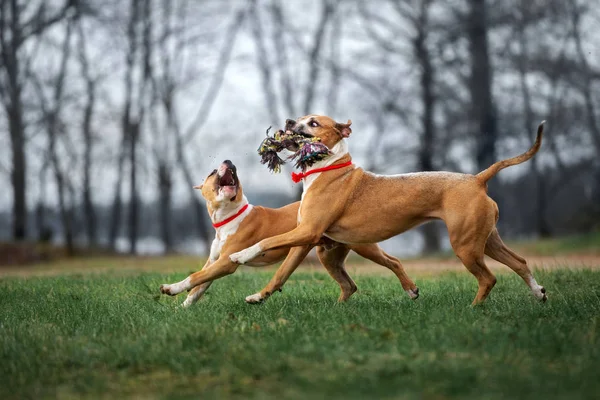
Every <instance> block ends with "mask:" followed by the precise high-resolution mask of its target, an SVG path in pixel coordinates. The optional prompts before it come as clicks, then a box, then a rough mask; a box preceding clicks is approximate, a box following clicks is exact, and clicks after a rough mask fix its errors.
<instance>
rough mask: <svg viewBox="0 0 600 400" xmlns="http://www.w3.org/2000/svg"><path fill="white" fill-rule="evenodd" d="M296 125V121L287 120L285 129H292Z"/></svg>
mask: <svg viewBox="0 0 600 400" xmlns="http://www.w3.org/2000/svg"><path fill="white" fill-rule="evenodd" d="M295 124H296V121H294V120H293V119H286V120H285V127H286V128H292V127H293V126H294V125H295Z"/></svg>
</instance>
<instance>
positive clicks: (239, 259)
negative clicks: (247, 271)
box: [229, 243, 261, 264]
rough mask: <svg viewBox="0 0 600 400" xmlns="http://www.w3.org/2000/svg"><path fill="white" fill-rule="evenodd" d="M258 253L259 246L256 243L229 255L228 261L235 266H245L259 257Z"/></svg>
mask: <svg viewBox="0 0 600 400" xmlns="http://www.w3.org/2000/svg"><path fill="white" fill-rule="evenodd" d="M260 251H261V250H260V246H259V245H258V243H257V244H255V245H254V246H251V247H248V248H247V249H244V250H242V251H238V252H237V253H233V254H231V255H230V256H229V259H230V260H231V261H232V262H234V263H236V264H246V263H247V262H248V261H250V260H252V259H253V258H254V257H256V256H257V255H259V254H260Z"/></svg>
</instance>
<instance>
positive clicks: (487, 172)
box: [475, 121, 546, 183]
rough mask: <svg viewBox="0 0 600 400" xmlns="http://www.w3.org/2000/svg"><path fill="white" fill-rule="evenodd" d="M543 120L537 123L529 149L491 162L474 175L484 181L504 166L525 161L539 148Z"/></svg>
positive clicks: (542, 131) (542, 132)
mask: <svg viewBox="0 0 600 400" xmlns="http://www.w3.org/2000/svg"><path fill="white" fill-rule="evenodd" d="M545 122H546V121H542V122H541V123H540V124H539V126H538V129H537V136H536V138H535V143H534V144H533V146H531V148H530V149H529V150H527V151H526V152H525V153H523V154H521V155H519V156H516V157H513V158H507V159H506V160H502V161H498V162H497V163H494V164H492V165H491V166H490V167H489V168H488V169H485V170H483V171H481V172H480V173H478V174H477V175H475V176H476V177H477V178H478V179H479V180H480V181H481V183H486V182H487V181H489V180H490V179H492V178H493V177H494V176H495V175H496V174H497V173H498V172H500V171H501V170H503V169H504V168H506V167H510V166H513V165H517V164H521V163H524V162H525V161H527V160H529V159H530V158H531V157H533V156H534V155H535V153H537V152H538V150H539V149H540V146H541V144H542V136H543V134H544V123H545Z"/></svg>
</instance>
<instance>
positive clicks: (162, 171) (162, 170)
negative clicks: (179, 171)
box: [158, 163, 173, 253]
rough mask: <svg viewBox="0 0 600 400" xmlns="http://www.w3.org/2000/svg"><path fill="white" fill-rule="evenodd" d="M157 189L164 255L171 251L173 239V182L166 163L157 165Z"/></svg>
mask: <svg viewBox="0 0 600 400" xmlns="http://www.w3.org/2000/svg"><path fill="white" fill-rule="evenodd" d="M158 187H159V202H160V209H159V213H160V233H161V237H162V242H163V244H164V246H165V253H169V252H170V251H171V250H172V249H173V238H172V235H171V199H172V195H171V193H172V188H173V181H172V179H171V171H170V168H169V166H168V165H167V164H166V163H160V164H159V165H158Z"/></svg>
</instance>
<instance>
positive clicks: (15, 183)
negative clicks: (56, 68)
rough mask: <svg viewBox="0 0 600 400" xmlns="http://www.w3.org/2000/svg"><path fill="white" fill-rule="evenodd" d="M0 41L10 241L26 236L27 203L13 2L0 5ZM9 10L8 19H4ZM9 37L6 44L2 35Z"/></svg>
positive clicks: (19, 37)
mask: <svg viewBox="0 0 600 400" xmlns="http://www.w3.org/2000/svg"><path fill="white" fill-rule="evenodd" d="M0 6H1V8H0V12H1V15H0V35H1V36H0V40H1V42H0V43H1V45H2V48H1V50H2V63H1V64H3V65H4V69H5V73H6V82H7V86H8V87H7V89H8V90H7V91H8V101H7V102H6V103H5V109H6V115H7V117H8V129H9V132H10V145H11V153H12V169H11V175H10V177H11V183H12V187H13V227H12V231H13V239H14V240H23V239H25V237H26V236H27V204H26V200H25V197H26V179H25V178H26V172H27V171H26V159H25V126H24V123H23V103H22V98H21V94H22V93H21V92H22V89H23V82H22V79H21V78H22V77H21V74H20V73H19V71H20V69H21V67H20V59H19V54H18V52H19V48H20V46H21V43H22V40H23V37H22V27H21V12H20V11H21V6H20V5H19V4H18V2H17V1H16V0H11V1H10V6H8V1H3V2H2V3H1V4H0ZM9 8H10V19H9V18H8V17H7V14H8V9H9ZM5 31H8V32H9V34H10V42H9V40H7V38H6V36H5Z"/></svg>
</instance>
